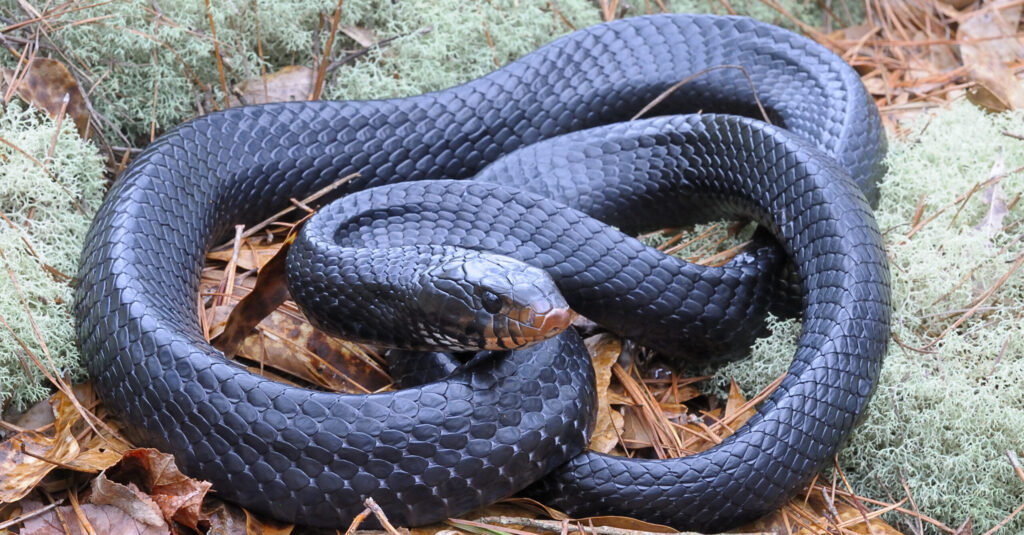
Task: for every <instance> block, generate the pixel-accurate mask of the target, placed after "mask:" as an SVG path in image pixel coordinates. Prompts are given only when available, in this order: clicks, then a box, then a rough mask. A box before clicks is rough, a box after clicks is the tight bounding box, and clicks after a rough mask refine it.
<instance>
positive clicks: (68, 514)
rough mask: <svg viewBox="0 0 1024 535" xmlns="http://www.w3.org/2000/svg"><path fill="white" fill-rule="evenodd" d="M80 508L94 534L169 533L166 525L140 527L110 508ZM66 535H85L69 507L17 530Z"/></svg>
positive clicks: (28, 533) (23, 534) (26, 534)
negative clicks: (67, 529)
mask: <svg viewBox="0 0 1024 535" xmlns="http://www.w3.org/2000/svg"><path fill="white" fill-rule="evenodd" d="M80 507H81V510H82V513H83V514H84V515H85V518H86V519H87V521H88V522H89V525H90V527H91V528H92V530H93V532H94V533H101V534H113V533H130V534H132V535H167V534H169V533H170V530H169V529H168V528H167V526H166V525H164V526H163V527H159V526H150V525H147V524H144V523H142V522H139V521H138V520H135V519H134V518H132V517H131V516H130V515H128V514H127V513H125V512H124V511H122V510H121V509H118V508H117V507H114V506H113V505H94V504H89V503H87V504H82V505H81V506H80ZM62 520H63V521H64V522H67V525H68V528H69V529H70V531H65V530H64V524H63V523H62ZM66 533H70V534H71V535H85V533H86V531H85V530H84V529H83V528H82V524H81V522H80V521H79V518H78V516H77V515H76V514H75V511H74V509H73V508H72V507H71V506H70V505H65V506H61V507H57V508H55V509H53V510H50V511H47V512H46V513H43V514H42V515H39V516H36V517H33V518H30V519H28V520H26V521H25V523H24V524H23V525H22V528H21V535H65V534H66Z"/></svg>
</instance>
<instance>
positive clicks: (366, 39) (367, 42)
mask: <svg viewBox="0 0 1024 535" xmlns="http://www.w3.org/2000/svg"><path fill="white" fill-rule="evenodd" d="M338 29H339V30H341V33H343V34H345V35H347V36H348V37H349V38H350V39H352V40H353V41H355V42H357V43H359V45H360V46H362V47H363V48H369V47H371V46H373V45H375V44H377V42H378V41H380V39H378V38H377V34H376V33H375V32H374V31H373V30H371V29H369V28H363V27H360V26H339V27H338Z"/></svg>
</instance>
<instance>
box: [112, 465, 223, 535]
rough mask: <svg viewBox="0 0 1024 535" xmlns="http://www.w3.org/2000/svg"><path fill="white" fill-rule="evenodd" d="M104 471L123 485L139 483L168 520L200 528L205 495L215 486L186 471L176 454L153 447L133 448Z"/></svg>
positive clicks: (139, 486) (140, 487) (138, 485)
mask: <svg viewBox="0 0 1024 535" xmlns="http://www.w3.org/2000/svg"><path fill="white" fill-rule="evenodd" d="M104 474H105V475H106V477H108V478H110V479H111V480H112V481H115V482H117V483H120V484H122V485H126V486H127V485H129V484H134V485H136V486H137V487H138V488H139V489H141V490H142V491H143V492H145V493H146V494H147V495H148V497H149V498H150V499H151V500H152V501H153V502H154V503H155V504H156V505H157V507H159V509H160V512H161V513H162V514H163V517H164V519H166V520H167V522H172V521H173V522H178V523H181V524H183V525H185V526H188V527H190V528H193V529H197V525H198V523H199V520H200V514H201V512H202V503H203V497H204V496H206V493H207V492H208V491H209V490H210V486H211V485H210V483H207V482H205V481H199V480H196V479H192V478H190V477H188V476H186V475H185V474H182V473H181V471H180V470H178V467H177V465H176V464H175V463H174V457H173V456H172V455H168V454H166V453H161V452H159V451H157V450H154V449H149V448H142V449H135V450H130V451H128V452H125V454H124V456H123V457H122V458H121V461H120V462H119V463H118V464H116V465H114V466H113V467H111V468H110V469H109V470H107V471H106V472H104Z"/></svg>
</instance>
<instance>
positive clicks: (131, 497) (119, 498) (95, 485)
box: [89, 474, 168, 528]
mask: <svg viewBox="0 0 1024 535" xmlns="http://www.w3.org/2000/svg"><path fill="white" fill-rule="evenodd" d="M91 488H92V494H90V495H89V503H92V504H95V505H112V506H114V507H117V508H118V509H120V510H122V511H124V512H125V513H127V514H128V516H130V517H132V518H134V519H135V520H138V521H139V522H142V523H143V524H146V525H149V526H157V527H159V526H163V527H165V528H166V527H168V524H167V521H166V520H165V519H164V515H163V512H162V511H161V510H160V506H159V505H157V503H156V501H154V500H153V499H152V498H151V497H149V495H147V494H146V493H145V492H142V491H141V490H139V487H137V486H136V485H135V484H134V483H129V484H127V485H124V484H121V483H118V482H116V481H111V480H110V479H108V478H107V476H106V474H100V475H99V476H97V477H96V478H95V479H93V480H92V485H91Z"/></svg>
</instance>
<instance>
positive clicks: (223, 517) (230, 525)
mask: <svg viewBox="0 0 1024 535" xmlns="http://www.w3.org/2000/svg"><path fill="white" fill-rule="evenodd" d="M203 505H204V506H203V522H202V523H203V525H207V526H209V527H208V528H207V529H206V535H240V534H244V533H245V513H244V512H243V511H242V508H241V507H238V506H237V505H234V504H230V503H226V502H223V501H221V500H218V499H217V498H212V497H207V498H206V500H205V501H204V504H203Z"/></svg>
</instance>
